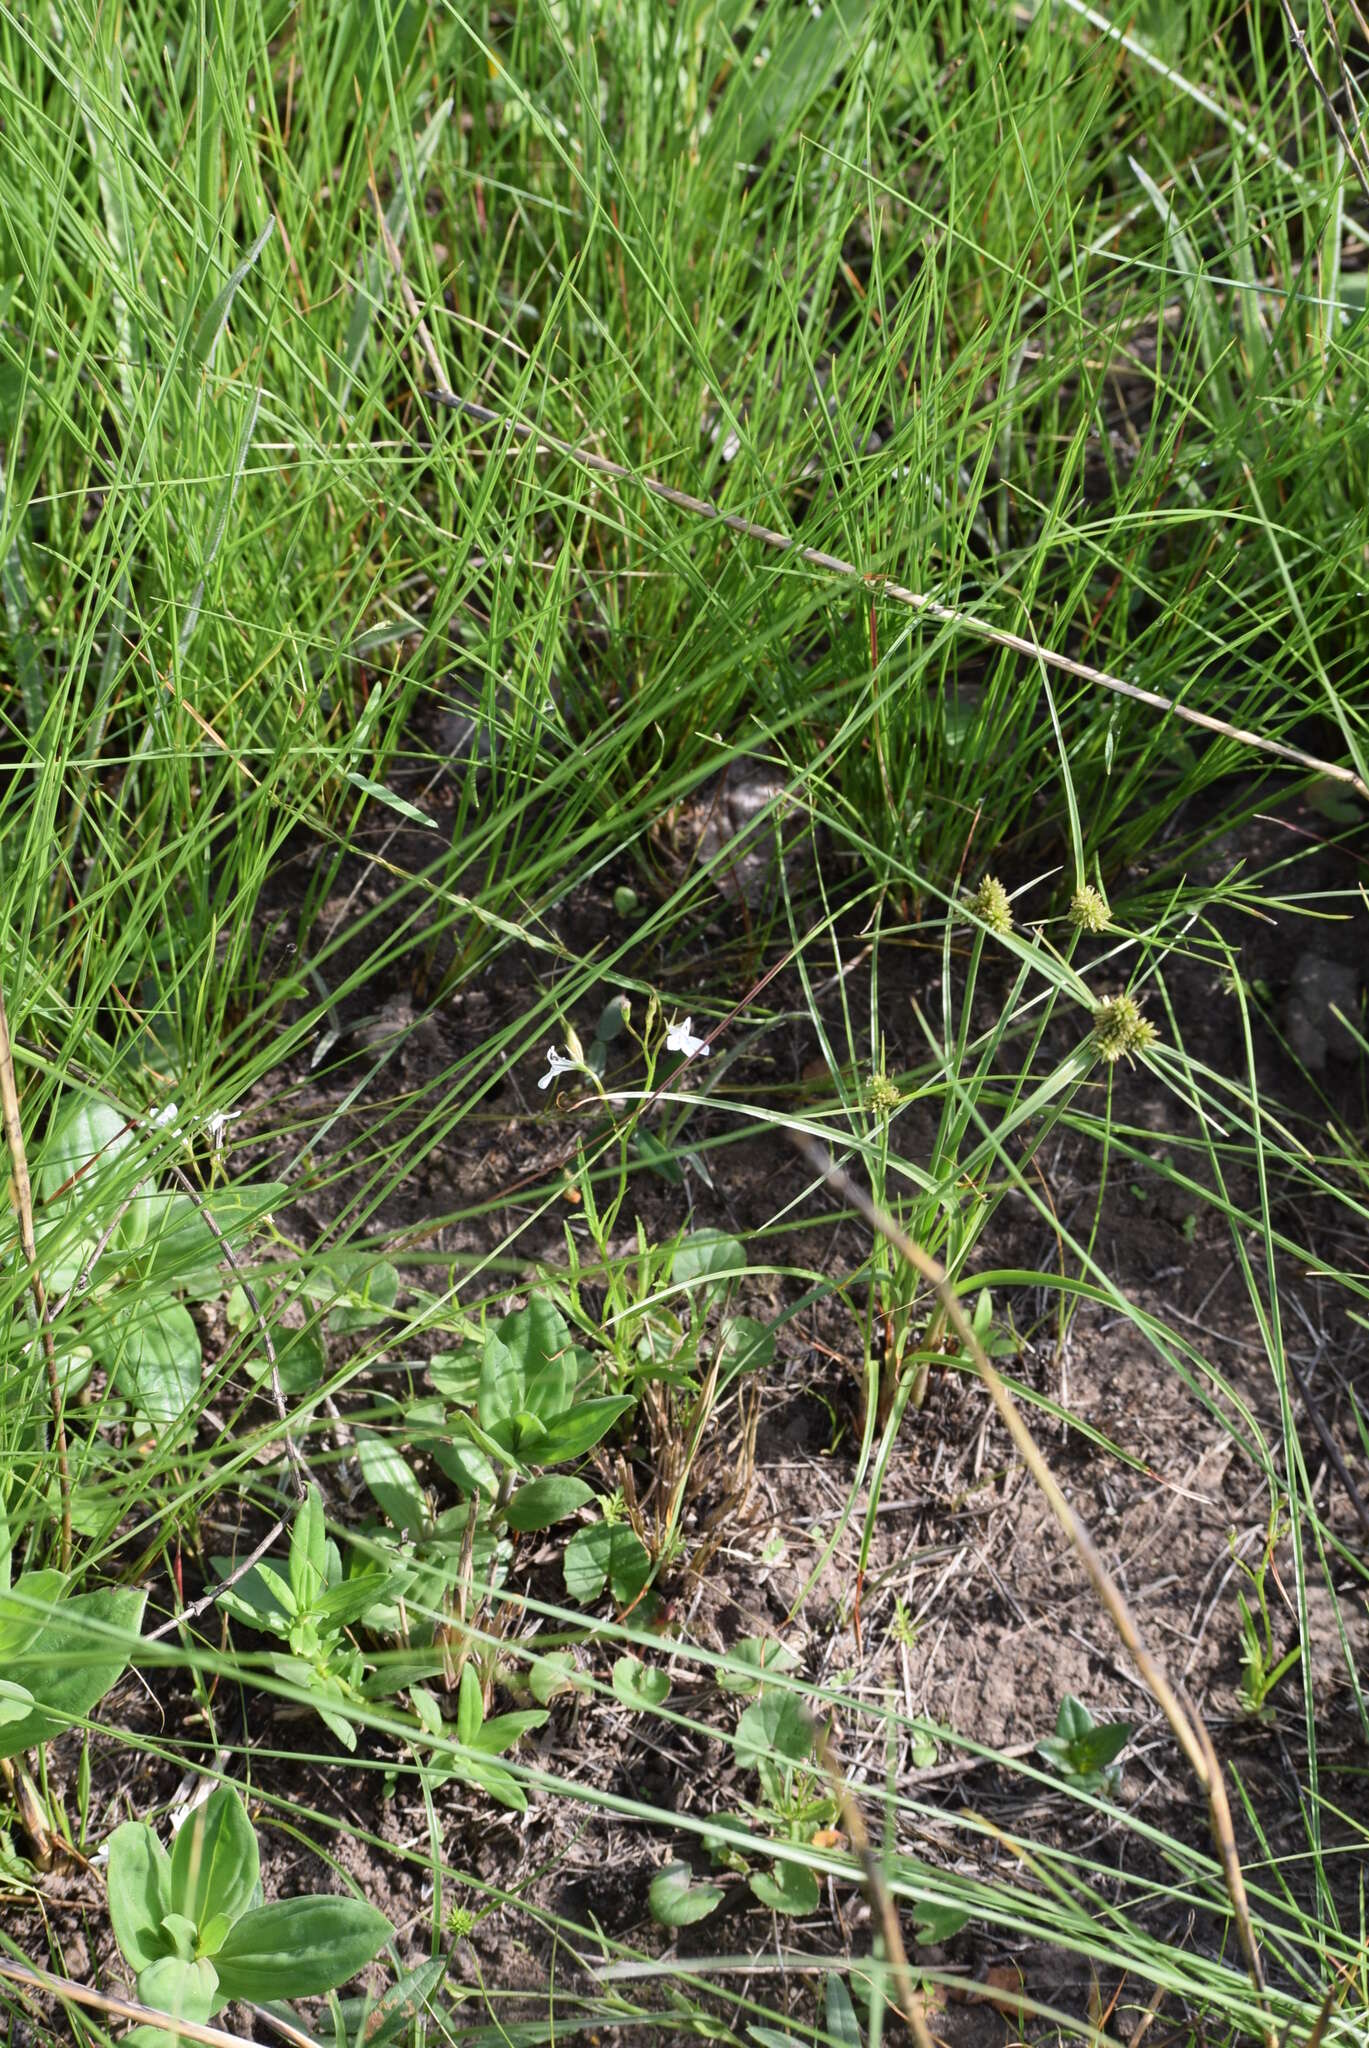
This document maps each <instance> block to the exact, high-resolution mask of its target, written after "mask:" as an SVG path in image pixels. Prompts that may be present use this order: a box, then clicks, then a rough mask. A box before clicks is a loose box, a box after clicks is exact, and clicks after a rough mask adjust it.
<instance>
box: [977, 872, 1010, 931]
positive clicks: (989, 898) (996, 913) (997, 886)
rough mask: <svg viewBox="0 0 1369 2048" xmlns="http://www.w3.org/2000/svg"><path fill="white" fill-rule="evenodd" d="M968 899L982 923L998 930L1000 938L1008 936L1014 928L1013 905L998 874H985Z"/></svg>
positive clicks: (992, 929)
mask: <svg viewBox="0 0 1369 2048" xmlns="http://www.w3.org/2000/svg"><path fill="white" fill-rule="evenodd" d="M967 900H968V904H969V908H970V909H971V910H972V911H973V913H974V915H975V916H976V917H977V918H978V919H979V921H980V923H981V924H985V925H987V926H988V928H989V930H990V931H991V932H997V934H998V936H999V938H1000V939H1005V938H1006V937H1007V936H1008V933H1009V932H1010V931H1011V930H1012V905H1011V903H1009V901H1008V892H1007V890H1006V889H1005V888H1004V887H1003V884H1002V883H1001V882H1000V881H999V879H998V877H997V875H985V877H984V879H983V881H982V882H981V883H980V885H979V887H978V888H977V889H976V890H975V892H974V894H973V895H972V896H970V897H969V898H968V899H967Z"/></svg>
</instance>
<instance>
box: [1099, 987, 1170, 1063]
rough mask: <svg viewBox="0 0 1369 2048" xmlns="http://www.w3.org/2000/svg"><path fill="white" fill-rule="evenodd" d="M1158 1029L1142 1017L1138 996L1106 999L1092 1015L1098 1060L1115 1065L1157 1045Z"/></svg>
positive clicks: (1109, 997)
mask: <svg viewBox="0 0 1369 2048" xmlns="http://www.w3.org/2000/svg"><path fill="white" fill-rule="evenodd" d="M1158 1035H1159V1034H1158V1033H1157V1032H1156V1029H1155V1026H1154V1025H1153V1024H1152V1023H1151V1022H1150V1019H1149V1018H1148V1017H1143V1016H1142V1015H1141V1006H1140V1004H1139V1003H1138V1002H1137V1000H1136V998H1135V996H1129V995H1120V996H1106V997H1104V999H1103V1001H1102V1002H1101V1003H1100V1004H1099V1005H1098V1007H1097V1009H1096V1010H1095V1011H1094V1013H1093V1049H1094V1051H1095V1052H1096V1053H1097V1054H1098V1057H1099V1059H1101V1060H1106V1061H1107V1063H1108V1065H1109V1066H1115V1065H1116V1063H1117V1061H1118V1060H1122V1059H1124V1060H1127V1061H1128V1062H1130V1061H1131V1059H1132V1058H1133V1057H1134V1056H1135V1054H1137V1053H1142V1052H1145V1051H1146V1050H1147V1048H1148V1047H1150V1046H1152V1045H1154V1043H1155V1040H1156V1038H1157V1037H1158Z"/></svg>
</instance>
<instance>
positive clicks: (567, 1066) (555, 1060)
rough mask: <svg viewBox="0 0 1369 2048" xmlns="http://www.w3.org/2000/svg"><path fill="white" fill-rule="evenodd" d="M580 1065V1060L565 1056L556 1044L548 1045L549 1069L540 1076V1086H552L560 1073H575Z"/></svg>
mask: <svg viewBox="0 0 1369 2048" xmlns="http://www.w3.org/2000/svg"><path fill="white" fill-rule="evenodd" d="M579 1065H580V1062H579V1060H573V1059H570V1058H567V1057H565V1056H563V1055H562V1054H561V1053H559V1052H558V1051H557V1050H556V1047H555V1046H554V1045H549V1046H548V1047H547V1071H546V1073H545V1074H542V1075H540V1076H539V1077H538V1082H537V1085H538V1087H539V1088H550V1086H551V1084H552V1082H553V1081H554V1080H555V1079H556V1077H557V1075H558V1074H573V1073H575V1072H576V1070H577V1069H578V1067H579Z"/></svg>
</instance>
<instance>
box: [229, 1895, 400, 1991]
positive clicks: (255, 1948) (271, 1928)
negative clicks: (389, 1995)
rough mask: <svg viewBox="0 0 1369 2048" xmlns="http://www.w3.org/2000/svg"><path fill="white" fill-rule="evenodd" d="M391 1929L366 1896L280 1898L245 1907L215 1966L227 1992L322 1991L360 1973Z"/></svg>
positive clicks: (383, 1916)
mask: <svg viewBox="0 0 1369 2048" xmlns="http://www.w3.org/2000/svg"><path fill="white" fill-rule="evenodd" d="M393 1933H394V1929H393V1927H392V1926H391V1925H390V1922H389V1921H388V1920H387V1919H386V1918H385V1915H384V1914H383V1913H380V1912H377V1910H376V1908H375V1907H374V1906H368V1905H367V1904H366V1902H365V1900H363V1899H350V1898H335V1897H331V1896H322V1897H316V1898H303V1899H280V1900H278V1901H277V1902H276V1904H275V1905H272V1906H257V1907H256V1908H255V1909H254V1910H253V1911H252V1912H250V1913H244V1914H243V1916H242V1918H241V1920H239V1921H238V1922H237V1923H236V1925H235V1926H234V1927H233V1928H232V1929H231V1930H230V1932H229V1935H228V1939H227V1940H226V1941H225V1942H224V1945H223V1947H222V1948H221V1949H220V1950H219V1952H218V1954H217V1955H216V1956H215V1958H214V1967H215V1969H216V1970H217V1971H218V1973H219V1984H220V1987H221V1989H222V1991H223V1993H224V1996H225V1997H226V1998H247V1999H251V2000H252V2001H253V2002H254V2003H255V2004H258V2005H260V2004H262V2003H263V2002H264V2001H268V2000H271V1999H275V1998H317V1997H320V1996H321V1995H322V1994H323V1993H324V1992H325V1991H332V1990H334V1989H336V1987H337V1986H338V1985H339V1984H345V1983H346V1982H347V1979H348V1978H349V1977H355V1975H356V1973H357V1971H358V1970H360V1969H364V1967H365V1966H366V1964H367V1963H369V1962H370V1960H371V1958H372V1957H373V1956H375V1955H378V1954H379V1952H380V1950H381V1949H382V1948H384V1946H385V1944H386V1942H387V1941H389V1940H390V1938H391V1936H392V1935H393Z"/></svg>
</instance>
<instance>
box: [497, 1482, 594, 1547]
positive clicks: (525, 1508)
mask: <svg viewBox="0 0 1369 2048" xmlns="http://www.w3.org/2000/svg"><path fill="white" fill-rule="evenodd" d="M593 1498H594V1490H593V1488H592V1487H589V1486H586V1484H585V1482H584V1480H583V1479H571V1478H569V1477H567V1478H556V1477H550V1478H544V1479H534V1480H532V1481H531V1482H530V1483H529V1484H528V1485H527V1486H520V1487H519V1489H518V1491H517V1493H515V1494H514V1496H513V1498H512V1499H511V1500H510V1502H509V1504H508V1507H507V1508H506V1510H505V1520H506V1521H507V1522H508V1525H509V1527H510V1528H511V1529H516V1530H518V1532H519V1533H520V1535H521V1534H526V1533H527V1532H528V1531H529V1530H532V1529H549V1528H550V1527H551V1525H552V1523H553V1522H561V1521H564V1520H565V1518H566V1516H567V1515H573V1514H574V1513H575V1510H576V1509H577V1508H582V1507H583V1506H584V1504H585V1502H586V1501H587V1500H593Z"/></svg>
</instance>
